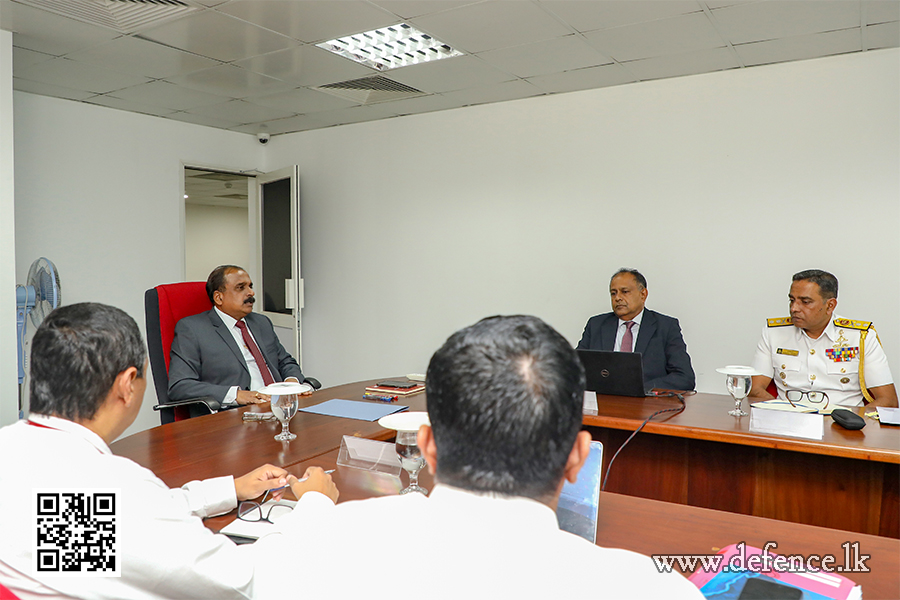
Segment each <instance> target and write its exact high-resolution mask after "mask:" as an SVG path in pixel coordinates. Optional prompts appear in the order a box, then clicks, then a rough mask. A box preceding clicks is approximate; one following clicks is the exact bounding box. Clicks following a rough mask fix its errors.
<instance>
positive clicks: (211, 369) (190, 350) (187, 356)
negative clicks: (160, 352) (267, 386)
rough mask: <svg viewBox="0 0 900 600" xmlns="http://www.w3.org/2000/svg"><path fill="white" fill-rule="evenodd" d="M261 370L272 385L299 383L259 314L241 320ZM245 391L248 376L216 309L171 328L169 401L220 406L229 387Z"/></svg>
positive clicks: (289, 359)
mask: <svg viewBox="0 0 900 600" xmlns="http://www.w3.org/2000/svg"><path fill="white" fill-rule="evenodd" d="M244 322H245V323H247V328H248V329H250V332H251V333H253V338H254V339H255V340H256V343H257V345H258V346H259V349H260V351H261V352H262V355H263V358H265V359H266V364H268V365H269V369H270V370H271V371H272V375H273V376H274V378H275V380H276V381H284V379H285V378H286V377H296V378H297V379H298V380H300V381H303V373H302V372H301V371H300V365H298V364H297V361H296V360H294V358H293V357H292V356H291V355H290V354H288V352H287V350H285V349H284V346H282V345H281V342H279V341H278V336H276V335H275V329H274V327H272V321H270V320H269V319H268V317H265V316H263V315H260V314H258V313H250V314H249V315H247V316H246V317H244ZM235 385H236V386H238V387H239V388H240V389H243V390H246V389H248V387H249V386H250V371H249V369H248V368H247V362H246V361H245V360H244V356H243V354H242V353H241V350H240V348H238V345H237V343H236V342H235V341H234V337H233V336H232V335H231V332H230V331H228V329H227V328H226V327H225V324H224V323H223V322H222V319H220V318H219V315H217V314H216V311H215V309H210V310H208V311H207V312H203V313H200V314H197V315H194V316H191V317H185V318H184V319H182V320H180V321H179V322H178V324H177V325H175V338H174V339H173V340H172V351H171V354H170V358H169V398H170V399H172V400H183V399H185V398H197V397H199V396H212V397H213V398H215V399H216V400H218V401H219V402H221V401H222V399H223V398H225V394H226V393H228V390H229V389H231V387H232V386H235Z"/></svg>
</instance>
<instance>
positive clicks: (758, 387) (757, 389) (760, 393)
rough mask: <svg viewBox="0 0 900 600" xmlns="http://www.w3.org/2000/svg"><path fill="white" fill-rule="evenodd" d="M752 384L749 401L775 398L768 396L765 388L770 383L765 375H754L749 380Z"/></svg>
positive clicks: (770, 379)
mask: <svg viewBox="0 0 900 600" xmlns="http://www.w3.org/2000/svg"><path fill="white" fill-rule="evenodd" d="M750 380H751V381H752V382H753V383H752V384H751V386H750V394H749V395H750V401H751V402H757V401H759V400H771V399H772V398H774V397H775V396H773V395H772V394H770V393H769V392H768V391H767V390H766V388H767V387H769V384H770V383H772V378H771V377H766V376H765V375H754V376H753V377H751V378H750Z"/></svg>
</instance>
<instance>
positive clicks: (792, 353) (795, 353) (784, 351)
mask: <svg viewBox="0 0 900 600" xmlns="http://www.w3.org/2000/svg"><path fill="white" fill-rule="evenodd" d="M775 354H787V355H788V356H800V351H799V350H788V349H787V348H779V349H778V350H776V351H775Z"/></svg>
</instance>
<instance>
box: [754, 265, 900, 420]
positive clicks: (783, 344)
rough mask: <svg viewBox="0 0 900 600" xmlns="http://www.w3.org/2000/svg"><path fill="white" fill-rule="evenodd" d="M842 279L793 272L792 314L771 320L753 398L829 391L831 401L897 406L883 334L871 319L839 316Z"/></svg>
mask: <svg viewBox="0 0 900 600" xmlns="http://www.w3.org/2000/svg"><path fill="white" fill-rule="evenodd" d="M837 292H838V281H837V278H836V277H835V276H834V275H832V274H831V273H827V272H825V271H820V270H818V269H811V270H808V271H801V272H799V273H797V274H795V275H794V277H793V283H792V284H791V292H790V294H788V299H789V300H790V313H791V316H790V317H781V318H776V319H769V320H768V323H767V324H766V327H764V328H763V332H762V339H761V340H760V342H759V345H758V346H757V349H756V356H755V357H754V358H753V368H754V369H756V370H757V371H758V372H760V373H765V375H756V376H754V377H753V387H752V388H751V390H750V398H751V399H753V398H755V399H760V400H761V399H770V398H772V395H771V394H770V393H769V392H767V391H766V388H767V387H768V386H769V384H770V383H771V382H772V380H773V379H774V380H775V385H776V387H777V388H778V397H779V398H785V392H786V391H787V390H800V391H804V392H812V391H816V392H824V393H825V394H826V395H827V396H828V404H829V406H832V405H840V406H846V407H854V406H861V405H863V404H864V403H865V404H868V405H870V406H897V390H896V389H895V388H894V380H893V378H892V377H891V370H890V367H889V366H888V361H887V356H885V354H884V349H883V348H882V347H881V341H880V340H879V339H878V334H877V333H875V329H874V328H873V327H872V324H871V323H870V322H868V321H854V320H852V319H845V318H843V317H840V316H838V315H835V314H834V309H835V307H836V306H837Z"/></svg>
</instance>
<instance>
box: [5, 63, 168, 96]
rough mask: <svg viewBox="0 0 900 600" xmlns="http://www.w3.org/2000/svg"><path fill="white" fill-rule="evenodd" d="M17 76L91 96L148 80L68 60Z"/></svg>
mask: <svg viewBox="0 0 900 600" xmlns="http://www.w3.org/2000/svg"><path fill="white" fill-rule="evenodd" d="M16 76H17V77H21V78H23V79H31V80H33V81H41V82H43V83H51V84H53V85H61V86H63V87H68V88H72V89H81V90H85V91H88V92H94V93H95V94H105V93H106V92H111V91H113V90H118V89H121V88H124V87H129V86H132V85H138V84H139V83H146V82H147V81H150V80H149V79H147V78H146V77H141V76H140V75H133V74H129V73H121V72H119V71H113V70H111V69H105V68H102V67H95V66H94V65H89V64H87V63H80V62H77V61H74V60H69V59H68V58H54V59H53V60H48V61H47V62H42V63H38V64H36V65H31V66H27V67H24V68H22V69H19V70H18V71H17V72H16Z"/></svg>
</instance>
